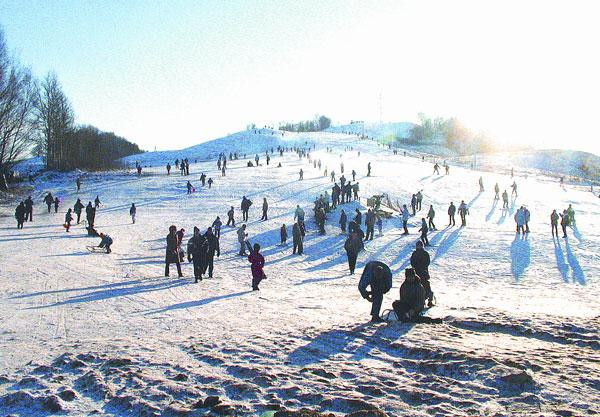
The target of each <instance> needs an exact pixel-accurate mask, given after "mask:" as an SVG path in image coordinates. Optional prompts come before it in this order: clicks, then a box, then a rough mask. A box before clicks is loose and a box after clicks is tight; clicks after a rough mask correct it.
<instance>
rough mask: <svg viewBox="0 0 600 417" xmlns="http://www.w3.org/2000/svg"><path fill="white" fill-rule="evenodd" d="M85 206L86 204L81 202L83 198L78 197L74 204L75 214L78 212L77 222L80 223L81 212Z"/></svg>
mask: <svg viewBox="0 0 600 417" xmlns="http://www.w3.org/2000/svg"><path fill="white" fill-rule="evenodd" d="M84 208H85V206H84V205H83V204H82V203H81V200H80V199H79V198H78V199H77V201H76V202H75V205H74V206H73V211H74V212H75V214H77V224H79V222H80V220H81V212H82V211H83V209H84Z"/></svg>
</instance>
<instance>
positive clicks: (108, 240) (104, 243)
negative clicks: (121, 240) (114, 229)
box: [98, 233, 113, 253]
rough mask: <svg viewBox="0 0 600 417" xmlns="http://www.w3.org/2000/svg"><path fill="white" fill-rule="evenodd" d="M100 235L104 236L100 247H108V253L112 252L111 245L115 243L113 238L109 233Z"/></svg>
mask: <svg viewBox="0 0 600 417" xmlns="http://www.w3.org/2000/svg"><path fill="white" fill-rule="evenodd" d="M100 237H101V238H102V241H100V244H99V245H98V247H99V248H105V249H106V253H110V252H111V250H110V245H112V244H113V240H112V238H111V237H110V236H109V235H105V234H104V233H100Z"/></svg>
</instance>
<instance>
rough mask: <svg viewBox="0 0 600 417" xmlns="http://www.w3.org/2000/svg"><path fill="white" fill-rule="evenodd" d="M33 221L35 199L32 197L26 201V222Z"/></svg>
mask: <svg viewBox="0 0 600 417" xmlns="http://www.w3.org/2000/svg"><path fill="white" fill-rule="evenodd" d="M28 220H29V221H30V222H32V221H33V199H32V198H31V196H29V197H27V199H25V221H28Z"/></svg>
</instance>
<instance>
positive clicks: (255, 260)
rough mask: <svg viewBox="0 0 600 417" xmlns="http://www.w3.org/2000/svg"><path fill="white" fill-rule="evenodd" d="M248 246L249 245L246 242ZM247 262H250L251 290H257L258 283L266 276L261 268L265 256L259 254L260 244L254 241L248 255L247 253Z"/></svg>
mask: <svg viewBox="0 0 600 417" xmlns="http://www.w3.org/2000/svg"><path fill="white" fill-rule="evenodd" d="M248 246H250V245H249V244H248ZM248 262H250V264H251V265H250V270H251V271H252V290H253V291H259V290H260V288H258V285H259V284H260V282H261V281H262V280H263V279H265V278H266V276H265V272H264V271H263V268H264V266H265V258H264V257H263V256H262V255H261V254H260V245H259V244H258V243H255V244H254V246H253V248H252V251H251V252H250V255H248Z"/></svg>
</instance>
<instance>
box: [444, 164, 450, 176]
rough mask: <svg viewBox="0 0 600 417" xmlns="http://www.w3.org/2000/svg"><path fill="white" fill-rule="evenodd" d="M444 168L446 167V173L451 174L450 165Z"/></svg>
mask: <svg viewBox="0 0 600 417" xmlns="http://www.w3.org/2000/svg"><path fill="white" fill-rule="evenodd" d="M444 168H445V169H446V175H450V165H448V164H446V165H444Z"/></svg>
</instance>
